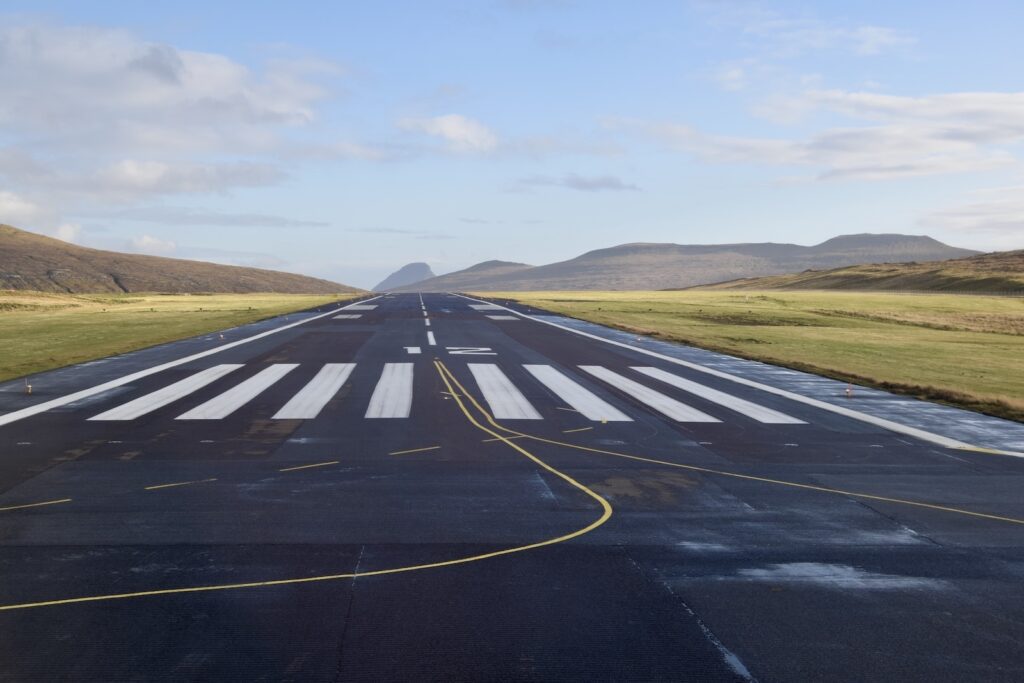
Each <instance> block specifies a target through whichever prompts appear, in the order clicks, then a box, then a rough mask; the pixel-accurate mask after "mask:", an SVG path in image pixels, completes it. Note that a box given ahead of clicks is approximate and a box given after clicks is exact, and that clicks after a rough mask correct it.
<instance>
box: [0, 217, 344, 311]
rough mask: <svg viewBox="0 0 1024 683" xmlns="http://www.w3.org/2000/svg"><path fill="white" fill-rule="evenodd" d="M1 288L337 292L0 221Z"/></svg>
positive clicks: (257, 271) (283, 276)
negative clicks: (106, 247)
mask: <svg viewBox="0 0 1024 683" xmlns="http://www.w3.org/2000/svg"><path fill="white" fill-rule="evenodd" d="M0 289H31V290H38V291H43V292H70V293H74V294H78V293H84V292H167V293H196V292H218V293H229V292H230V293H245V292H280V293H288V294H339V293H342V292H354V291H359V290H357V289H356V288H354V287H349V286H347V285H340V284H338V283H337V282H330V281H328V280H320V279H317V278H312V277H306V276H305V275H294V274H292V273H280V272H278V271H275V270H263V269H261V268H242V267H239V266H223V265H219V264H216V263H205V262H203V261H186V260H184V259H172V258H163V257H161V256H143V255H141V254H122V253H119V252H116V251H101V250H99V249H87V248H86V247H80V246H77V245H75V244H69V243H67V242H62V241H61V240H56V239H53V238H51V237H44V236H43V235H37V234H35V233H32V232H27V231H25V230H19V229H18V228H14V227H11V226H9V225H0Z"/></svg>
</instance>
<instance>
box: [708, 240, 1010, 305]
mask: <svg viewBox="0 0 1024 683" xmlns="http://www.w3.org/2000/svg"><path fill="white" fill-rule="evenodd" d="M698 289H821V290H825V289H828V290H848V291H849V290H857V291H899V290H903V291H915V292H957V293H974V294H1005V293H1011V292H1012V293H1021V292H1024V250H1019V251H1003V252H995V253H992V254H981V255H979V256H970V257H967V258H962V259H950V260H946V261H931V262H926V263H917V262H912V263H878V264H869V265H857V266H848V267H845V268H832V269H829V270H805V271H804V272H802V273H794V274H791V275H774V276H770V277H759V278H744V279H742V280H732V281H728V282H720V283H717V284H713V285H705V286H702V287H698Z"/></svg>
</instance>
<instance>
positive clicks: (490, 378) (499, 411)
mask: <svg viewBox="0 0 1024 683" xmlns="http://www.w3.org/2000/svg"><path fill="white" fill-rule="evenodd" d="M467 367H469V371H470V372H471V373H473V379H475V380H476V383H477V386H478V387H480V393H481V394H483V395H484V400H485V401H487V405H489V406H490V407H491V414H492V415H494V417H496V418H497V419H499V420H542V419H544V418H542V417H541V416H540V413H538V412H537V411H536V410H535V409H534V407H533V406H532V405H530V402H529V401H527V400H526V397H525V396H523V394H522V392H520V391H519V389H517V388H516V386H515V385H514V384H512V382H511V381H510V380H509V378H508V377H507V376H506V375H505V373H504V372H502V371H501V368H499V367H498V366H497V365H494V364H493V363H467Z"/></svg>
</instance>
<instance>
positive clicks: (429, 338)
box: [427, 332, 437, 346]
mask: <svg viewBox="0 0 1024 683" xmlns="http://www.w3.org/2000/svg"><path fill="white" fill-rule="evenodd" d="M427 343H428V344H430V345H431V346H437V340H436V339H434V333H433V332H427Z"/></svg>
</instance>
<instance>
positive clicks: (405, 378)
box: [366, 363, 413, 418]
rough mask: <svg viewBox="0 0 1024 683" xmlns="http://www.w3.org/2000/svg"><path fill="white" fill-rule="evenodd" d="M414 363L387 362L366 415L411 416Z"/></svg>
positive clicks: (371, 416) (382, 416)
mask: <svg viewBox="0 0 1024 683" xmlns="http://www.w3.org/2000/svg"><path fill="white" fill-rule="evenodd" d="M412 369H413V364H412V363H385V364H384V372H382V373H381V376H380V380H378V381H377V386H376V387H375V388H374V390H373V396H371V397H370V405H369V406H368V407H367V408H366V417H369V418H395V417H399V418H401V417H409V412H410V411H411V410H412V371H413V370H412Z"/></svg>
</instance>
